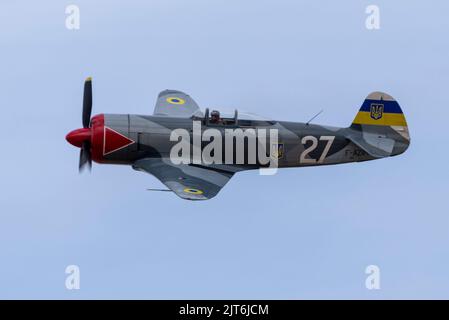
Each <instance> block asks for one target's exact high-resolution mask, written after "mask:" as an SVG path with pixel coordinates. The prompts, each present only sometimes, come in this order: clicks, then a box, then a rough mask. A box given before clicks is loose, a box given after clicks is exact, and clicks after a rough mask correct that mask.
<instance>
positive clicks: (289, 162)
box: [66, 78, 410, 200]
mask: <svg viewBox="0 0 449 320" xmlns="http://www.w3.org/2000/svg"><path fill="white" fill-rule="evenodd" d="M91 112H92V80H91V78H87V79H86V81H85V83H84V97H83V112H82V124H83V128H81V129H77V130H74V131H71V132H70V133H69V134H68V135H67V136H66V139H67V141H68V142H69V143H71V144H72V145H74V146H76V147H79V148H81V151H80V160H79V170H80V171H81V170H82V169H83V168H84V167H88V168H89V169H90V168H91V166H92V160H93V161H95V162H97V163H102V164H121V165H130V166H132V167H133V168H134V169H135V170H138V171H143V172H146V173H149V174H151V175H153V176H155V177H156V178H157V179H159V180H160V181H161V182H162V183H163V184H164V185H165V186H166V187H167V188H168V189H163V190H166V191H172V192H174V193H175V194H176V195H178V196H179V197H181V198H183V199H187V200H207V199H211V198H213V197H214V196H216V195H217V193H218V192H219V191H220V190H221V188H223V186H224V185H225V184H226V183H227V182H228V181H229V179H231V177H232V176H233V175H234V174H235V173H236V172H239V171H242V170H250V169H257V168H264V167H267V166H268V164H267V162H266V161H265V162H264V163H262V161H259V159H256V161H254V157H251V155H252V154H253V153H254V152H259V150H262V153H264V154H265V156H269V158H270V159H275V160H276V161H275V162H276V167H277V168H285V167H304V166H321V165H330V164H340V163H348V162H359V161H367V160H375V159H380V158H385V157H390V156H396V155H399V154H401V153H403V152H404V151H405V150H407V148H408V146H409V144H410V136H409V132H408V128H407V122H406V120H405V116H404V114H403V113H402V110H401V108H400V106H399V104H398V103H397V102H396V100H395V99H393V98H392V97H391V96H390V95H388V94H386V93H382V92H373V93H371V94H369V95H368V97H367V98H366V99H365V101H364V102H363V103H362V106H361V108H360V110H359V111H358V113H357V114H356V116H355V119H354V120H353V122H352V124H351V125H350V126H349V127H346V128H337V127H330V126H323V125H316V124H311V123H310V122H307V123H300V122H290V121H277V120H265V119H263V118H257V117H256V118H254V117H252V118H251V117H246V116H239V114H238V112H237V111H235V113H234V115H233V116H228V117H225V116H222V115H220V113H219V112H218V111H217V110H213V111H211V112H209V109H207V108H206V109H205V111H204V112H203V111H202V110H201V109H200V108H199V106H198V105H197V104H196V102H195V101H194V100H193V99H192V98H191V97H190V96H189V95H187V94H185V93H183V92H181V91H177V90H165V91H162V92H161V93H160V94H159V96H158V98H157V101H156V106H155V108H154V112H153V115H133V114H98V115H95V116H94V117H92V118H91ZM195 129H197V130H198V129H199V130H200V134H203V133H206V132H207V130H209V131H210V132H213V134H212V136H213V139H212V138H211V137H210V136H211V135H209V137H208V138H206V139H204V137H202V138H201V139H200V144H199V147H198V144H197V146H196V147H195V132H194V131H195ZM263 129H265V131H264V130H263ZM179 130H181V131H180V132H181V133H182V132H184V133H187V137H186V136H185V134H184V138H191V140H190V141H188V142H187V144H185V145H184V146H185V147H187V150H188V151H189V152H190V153H195V152H197V154H200V155H201V152H203V151H205V150H206V149H207V148H208V145H209V144H211V143H213V142H220V144H218V145H217V144H215V147H216V148H215V150H214V151H212V152H210V155H212V157H215V159H217V157H218V158H219V159H225V158H226V159H227V160H230V161H223V162H220V161H215V162H214V161H209V160H210V159H209V160H208V161H206V160H205V158H202V157H200V159H199V160H198V158H196V159H193V156H191V155H189V156H188V158H187V159H186V157H185V155H184V156H183V158H182V159H183V161H181V162H180V161H174V160H173V154H174V152H173V149H174V148H176V146H177V145H178V147H179V143H180V140H179V138H180V134H179ZM256 130H257V132H263V133H264V134H265V133H266V132H268V131H270V132H272V131H273V132H274V131H276V133H277V139H276V141H275V143H274V144H272V145H270V143H272V141H271V140H270V141H268V142H267V140H266V139H260V141H259V140H257V139H258V138H260V137H256V140H257V141H258V142H257V143H256V148H255V149H254V148H253V147H251V146H250V144H249V140H248V137H250V136H251V135H253V134H254V133H255V132H256ZM266 130H268V131H266ZM174 132H178V134H175V135H174ZM229 132H232V133H233V134H234V136H233V137H232V139H230V140H232V141H235V139H239V138H241V140H240V141H243V142H244V144H243V152H244V153H245V155H244V156H243V157H241V158H240V161H236V157H238V155H236V153H237V151H238V150H237V149H236V147H235V146H232V147H231V149H230V150H229V148H225V147H224V145H225V140H226V139H227V138H228V137H229ZM248 132H250V134H248ZM217 134H221V135H222V138H219V136H218V138H217ZM181 135H182V134H181ZM270 137H271V136H270ZM220 139H222V141H221V140H220ZM245 139H246V140H245ZM181 140H182V139H181ZM192 141H193V142H192ZM197 141H198V138H197ZM221 142H223V144H221ZM217 146H218V147H217ZM190 147H191V148H190ZM218 148H220V150H218ZM210 149H211V148H210V145H209V151H210ZM177 150H178V149H177ZM195 150H196V151H195ZM178 151H179V150H178ZM178 151H176V152H175V154H178V155H179V152H178ZM221 153H223V154H221ZM229 153H231V155H230V156H229V157H228V155H229ZM251 158H253V159H251ZM192 159H193V160H192ZM178 160H179V159H178ZM271 163H272V162H270V164H271Z"/></svg>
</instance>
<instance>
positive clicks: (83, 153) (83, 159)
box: [78, 140, 92, 172]
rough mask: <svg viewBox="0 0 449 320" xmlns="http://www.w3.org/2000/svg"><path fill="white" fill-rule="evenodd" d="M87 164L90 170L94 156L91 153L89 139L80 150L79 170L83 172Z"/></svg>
mask: <svg viewBox="0 0 449 320" xmlns="http://www.w3.org/2000/svg"><path fill="white" fill-rule="evenodd" d="M86 165H87V167H88V168H89V171H90V170H91V169H92V156H91V154H90V142H89V141H87V140H86V141H84V142H83V145H82V147H81V150H80V162H79V167H78V169H79V172H82V171H83V169H84V168H85V167H86Z"/></svg>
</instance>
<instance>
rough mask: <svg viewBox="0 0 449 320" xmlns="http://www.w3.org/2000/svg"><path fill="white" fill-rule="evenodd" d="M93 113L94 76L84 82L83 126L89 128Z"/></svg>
mask: <svg viewBox="0 0 449 320" xmlns="http://www.w3.org/2000/svg"><path fill="white" fill-rule="evenodd" d="M91 113H92V78H91V77H89V78H87V79H86V81H85V82H84V96H83V127H84V128H89V124H90V116H91Z"/></svg>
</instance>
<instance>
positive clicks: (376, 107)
mask: <svg viewBox="0 0 449 320" xmlns="http://www.w3.org/2000/svg"><path fill="white" fill-rule="evenodd" d="M383 113H384V105H383V104H381V103H371V118H373V119H374V120H379V119H380V118H382V115H383Z"/></svg>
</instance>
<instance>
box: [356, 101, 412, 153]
mask: <svg viewBox="0 0 449 320" xmlns="http://www.w3.org/2000/svg"><path fill="white" fill-rule="evenodd" d="M347 138H348V139H350V140H351V141H352V142H353V143H355V144H356V145H357V146H359V147H360V148H362V149H363V150H365V151H366V152H367V153H368V154H370V155H371V156H373V157H375V158H383V157H388V156H394V155H397V154H401V153H403V152H404V151H405V150H407V148H408V146H409V144H410V135H409V132H408V127H407V121H406V120H405V116H404V113H403V112H402V109H401V107H400V106H399V104H398V103H397V101H396V100H395V99H394V98H393V97H392V96H390V95H388V94H386V93H383V92H373V93H371V94H370V95H368V97H367V98H366V99H365V101H364V102H363V104H362V107H361V108H360V110H359V112H358V113H357V115H356V117H355V119H354V121H353V122H352V124H351V127H350V128H348V130H347Z"/></svg>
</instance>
